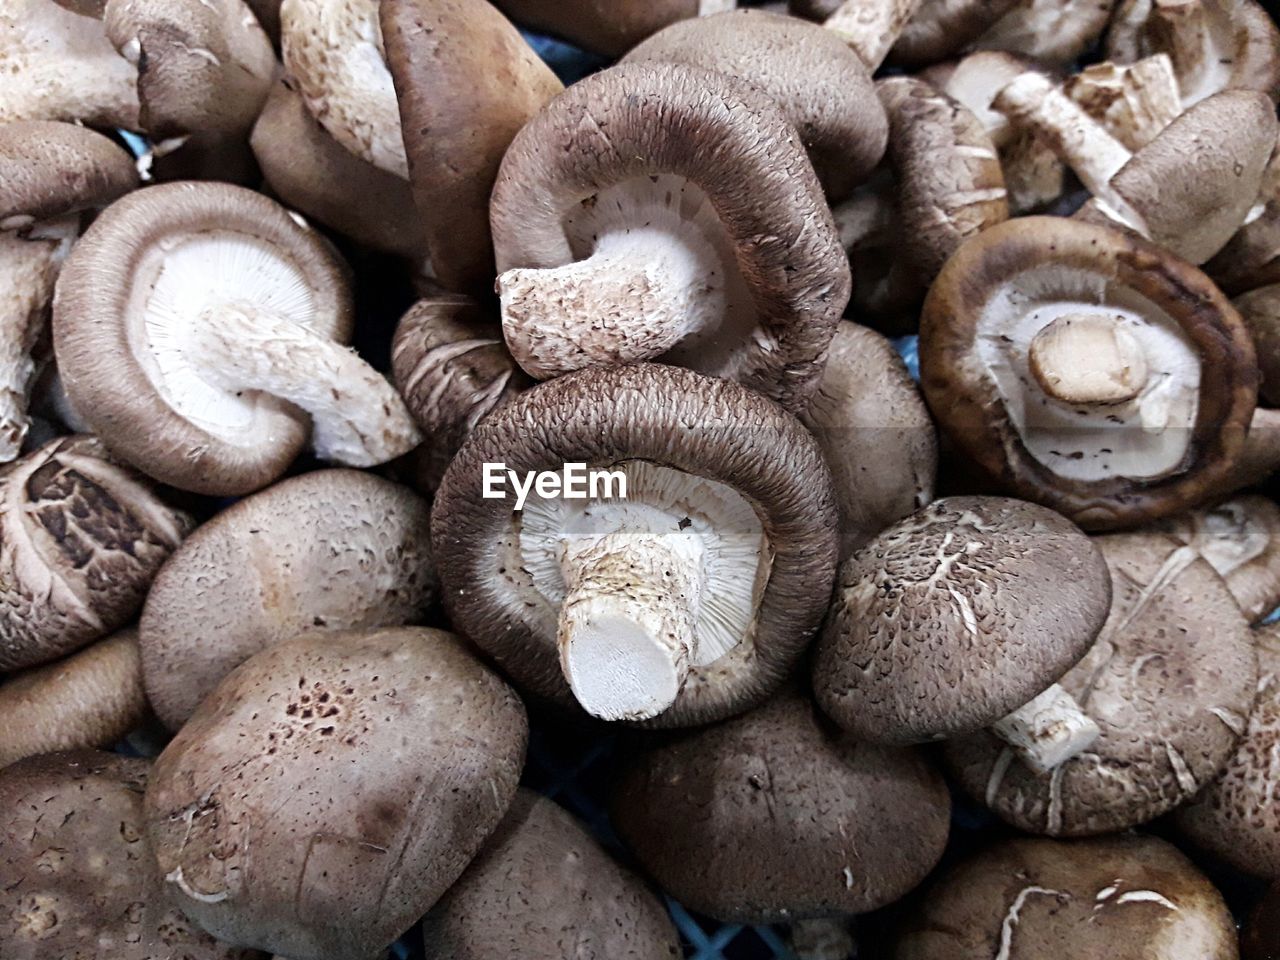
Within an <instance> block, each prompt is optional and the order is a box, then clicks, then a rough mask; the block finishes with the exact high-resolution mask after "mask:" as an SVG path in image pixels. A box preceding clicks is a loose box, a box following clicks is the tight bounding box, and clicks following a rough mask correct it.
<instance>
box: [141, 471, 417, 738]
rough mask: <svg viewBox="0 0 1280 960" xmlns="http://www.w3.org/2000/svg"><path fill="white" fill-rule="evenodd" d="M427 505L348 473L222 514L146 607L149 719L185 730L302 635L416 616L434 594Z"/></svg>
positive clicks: (275, 491)
mask: <svg viewBox="0 0 1280 960" xmlns="http://www.w3.org/2000/svg"><path fill="white" fill-rule="evenodd" d="M429 523H430V515H429V512H428V508H427V504H426V502H425V501H423V500H422V499H421V498H420V497H418V496H417V495H416V494H414V493H413V492H412V491H410V490H407V489H405V488H404V487H401V486H398V485H396V484H394V483H390V482H389V481H386V480H383V479H381V478H379V477H374V476H371V475H369V474H366V473H360V472H359V471H356V470H319V471H316V472H314V473H308V474H304V475H302V476H300V477H293V478H292V479H289V480H284V481H281V482H280V483H277V484H274V485H272V486H271V487H268V488H267V489H266V490H262V491H260V492H258V493H256V494H254V495H253V496H251V497H247V498H245V499H244V500H241V501H240V502H238V503H236V504H235V505H234V506H232V507H230V508H228V509H227V510H224V511H223V512H222V513H220V514H218V515H217V516H216V517H214V518H213V519H212V520H210V521H209V522H208V523H205V524H204V525H202V526H201V527H200V529H198V530H197V531H196V532H195V533H194V534H193V535H192V536H191V537H190V538H188V539H187V541H186V543H184V544H183V545H182V546H181V547H180V548H179V549H178V550H177V551H175V552H174V554H173V556H172V557H170V559H169V561H168V562H167V563H166V564H165V565H164V566H163V567H161V568H160V572H159V573H158V574H157V575H156V579H155V582H154V583H153V584H152V586H151V592H150V593H149V594H148V595H147V602H146V606H144V607H143V610H142V621H141V636H142V641H141V642H142V664H143V670H144V674H145V679H146V684H147V693H148V695H149V697H150V699H151V703H152V705H153V706H154V708H155V711H156V714H157V715H158V716H159V717H160V719H161V720H162V721H163V722H164V723H165V724H166V725H167V726H168V727H169V728H170V729H173V730H176V729H178V728H179V727H181V726H182V725H183V724H184V723H185V722H186V721H187V719H188V718H189V717H190V716H191V714H192V713H193V712H194V711H195V709H196V707H197V706H198V705H199V704H200V702H201V701H202V700H203V699H204V698H205V697H206V696H207V695H208V694H209V693H210V692H211V691H212V690H213V688H214V687H216V686H217V685H218V683H219V682H220V681H221V680H222V678H223V677H225V676H226V675H227V674H229V673H230V672H231V671H232V670H234V669H235V668H236V667H237V666H239V665H240V664H241V663H243V662H244V661H245V660H247V659H249V657H251V656H253V655H254V654H255V653H257V652H258V651H260V650H265V649H266V648H267V647H270V646H272V645H274V644H276V643H279V642H280V641H282V640H287V639H289V638H290V637H292V636H294V635H295V634H297V633H301V632H303V631H304V630H318V629H324V630H349V629H354V628H358V627H376V626H384V625H386V626H392V625H397V624H402V623H408V622H411V621H416V620H420V619H421V617H422V616H423V614H424V613H425V612H426V610H427V608H428V607H429V606H430V604H431V602H432V600H433V599H434V596H435V588H436V582H435V573H434V570H433V568H432V561H431V549H430V545H429V542H428V534H429Z"/></svg>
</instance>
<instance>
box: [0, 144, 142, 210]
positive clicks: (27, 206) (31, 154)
mask: <svg viewBox="0 0 1280 960" xmlns="http://www.w3.org/2000/svg"><path fill="white" fill-rule="evenodd" d="M0 183H3V184H4V187H5V188H4V193H3V195H0V230H21V229H23V228H26V227H30V226H32V225H33V224H35V223H37V222H38V221H41V220H48V219H50V218H52V217H60V216H62V215H64V214H67V213H77V212H79V211H81V210H87V209H91V208H95V207H104V206H106V205H107V204H108V203H110V202H111V201H112V200H114V199H116V198H117V197H119V196H121V195H122V194H125V193H128V192H129V191H130V190H132V189H133V188H134V187H136V186H137V185H138V171H137V168H136V167H135V166H134V163H133V158H132V157H130V156H129V154H128V153H126V152H125V151H124V150H122V149H121V148H120V147H118V146H116V145H115V144H114V143H112V142H111V141H110V140H108V139H107V138H106V137H104V136H103V135H102V134H100V133H95V132H93V131H92V130H89V129H86V128H85V127H80V126H76V125H75V124H73V123H57V122H53V121H39V120H27V121H16V122H13V123H5V124H0Z"/></svg>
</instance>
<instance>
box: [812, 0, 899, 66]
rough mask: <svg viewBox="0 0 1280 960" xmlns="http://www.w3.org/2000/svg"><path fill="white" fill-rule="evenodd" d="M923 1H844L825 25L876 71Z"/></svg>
mask: <svg viewBox="0 0 1280 960" xmlns="http://www.w3.org/2000/svg"><path fill="white" fill-rule="evenodd" d="M921 2H922V0H844V3H842V4H840V6H839V7H837V8H836V11H835V12H834V13H832V14H831V16H829V17H827V19H826V20H825V21H824V22H823V26H824V27H826V28H827V29H828V30H834V31H835V32H836V33H838V34H840V35H841V36H842V37H844V40H845V42H846V43H848V44H849V46H850V47H852V48H853V51H854V53H856V54H857V55H858V56H859V57H861V58H862V62H863V63H865V64H866V65H867V72H868V73H875V72H876V70H878V69H879V68H880V64H882V63H884V58H885V57H887V56H888V55H889V50H890V49H892V47H893V45H894V43H895V42H896V41H897V39H898V35H899V34H901V33H902V28H903V27H905V26H906V25H907V21H908V20H910V19H911V17H912V15H913V14H914V13H915V12H916V10H917V9H919V7H920V4H921Z"/></svg>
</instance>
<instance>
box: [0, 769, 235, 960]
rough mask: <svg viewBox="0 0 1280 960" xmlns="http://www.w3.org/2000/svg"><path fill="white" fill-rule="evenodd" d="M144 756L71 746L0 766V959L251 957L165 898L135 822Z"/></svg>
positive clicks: (139, 818)
mask: <svg viewBox="0 0 1280 960" xmlns="http://www.w3.org/2000/svg"><path fill="white" fill-rule="evenodd" d="M149 766H150V765H149V764H148V763H147V761H145V760H138V759H133V758H129V757H121V756H116V755H113V754H109V753H100V752H98V751H96V750H77V751H74V752H71V753H57V754H48V755H45V756H39V757H30V758H28V759H26V760H21V761H19V762H17V763H15V764H13V765H11V766H8V767H4V768H3V769H0V807H2V808H3V809H4V811H5V828H4V829H3V830H0V876H3V877H4V883H2V884H0V952H3V954H4V956H5V957H6V960H39V958H49V957H66V958H70V957H108V956H109V957H111V958H113V960H147V958H152V957H182V958H184V960H251V958H253V957H257V956H258V954H255V953H253V952H252V951H247V950H240V949H237V948H235V947H233V946H229V945H227V944H223V943H218V942H217V941H215V940H214V939H213V937H211V936H209V935H208V934H206V933H205V932H204V931H203V930H200V929H199V928H198V927H196V926H194V925H193V924H192V923H191V922H190V921H188V920H187V919H186V917H184V916H183V915H182V914H181V913H179V912H178V911H177V910H176V909H175V908H174V907H173V906H172V905H171V904H169V903H168V902H167V901H166V899H165V896H164V890H163V887H162V883H161V881H160V878H159V877H158V876H157V875H156V873H155V871H154V870H153V869H152V866H151V857H152V854H151V850H150V849H149V845H148V843H147V837H146V834H145V832H144V829H143V818H142V792H143V789H144V788H145V786H146V782H147V774H148V768H149Z"/></svg>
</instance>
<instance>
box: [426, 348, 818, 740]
mask: <svg viewBox="0 0 1280 960" xmlns="http://www.w3.org/2000/svg"><path fill="white" fill-rule="evenodd" d="M486 462H493V463H496V462H503V463H505V464H506V465H507V469H508V470H514V471H516V472H517V474H519V475H523V474H524V472H525V471H539V470H560V469H562V467H563V465H564V464H565V463H568V462H581V463H585V464H589V465H592V466H593V467H599V468H610V469H623V470H624V471H625V472H626V474H627V475H628V476H629V477H630V479H631V483H630V486H629V489H628V498H629V501H636V502H637V503H641V504H643V503H645V502H646V501H651V502H653V503H654V504H656V505H657V507H658V514H659V516H661V517H668V518H669V519H670V529H668V527H667V526H662V527H661V529H660V530H658V531H657V532H658V533H660V535H662V536H668V537H669V538H670V540H671V541H674V540H677V539H680V538H679V537H677V536H676V534H679V533H685V534H686V535H691V541H692V542H691V543H690V544H687V545H688V546H690V547H691V548H693V547H697V548H698V549H702V548H703V547H704V546H705V549H707V550H709V551H711V552H712V553H714V554H715V555H716V556H717V557H723V558H724V560H725V564H726V566H725V570H726V571H731V573H729V572H726V573H725V575H724V577H723V579H722V580H717V581H716V583H715V586H714V587H708V589H707V596H706V598H705V599H704V604H703V607H704V610H703V613H701V614H700V615H699V618H698V619H697V620H696V621H695V623H694V624H693V626H692V627H691V630H692V632H693V638H692V640H690V639H689V638H688V637H685V638H683V639H684V640H685V641H686V642H689V643H691V644H693V645H694V646H697V648H698V649H697V651H696V652H695V654H694V655H693V656H692V657H691V658H690V661H689V663H688V675H687V679H686V680H685V681H684V683H683V686H682V688H681V689H680V690H679V693H678V695H677V697H676V699H675V701H674V703H673V704H672V705H671V706H670V708H669V709H667V710H666V711H665V712H664V713H662V714H660V715H659V716H658V717H657V719H656V720H654V721H653V722H654V723H656V724H661V725H666V726H679V725H689V724H697V723H705V722H709V721H711V720H715V719H719V718H721V717H725V716H729V715H731V714H734V713H738V712H741V711H743V710H746V709H748V708H749V707H751V706H753V705H754V704H756V703H759V702H760V701H762V700H763V699H764V698H765V697H766V696H768V694H769V693H770V692H771V691H772V690H773V689H775V688H776V687H777V686H778V684H780V683H781V682H782V679H783V677H784V676H785V675H786V673H787V672H788V670H789V669H790V668H791V667H792V665H793V664H794V663H795V661H796V659H797V658H798V657H799V655H800V654H801V652H802V651H803V650H804V647H805V645H806V644H807V643H808V641H809V638H810V637H811V636H812V634H813V632H814V631H815V630H816V629H817V627H818V625H819V623H820V622H821V618H822V615H823V613H824V612H825V609H826V604H827V602H828V599H829V597H830V589H831V580H832V577H833V575H834V572H835V563H836V523H837V521H836V506H835V499H834V495H833V493H832V489H831V478H830V474H829V473H828V471H827V467H826V465H825V464H824V463H823V461H822V456H821V453H820V451H819V449H818V446H817V444H816V442H815V441H814V440H813V439H812V437H811V436H810V435H809V434H808V432H807V431H805V430H804V428H803V426H802V425H801V424H800V423H799V421H797V420H795V419H793V418H792V417H791V416H790V415H788V414H787V413H785V412H784V411H783V410H782V409H781V408H779V407H778V406H776V405H775V404H773V403H770V402H769V401H768V400H766V399H765V398H763V397H761V396H760V395H758V394H755V393H752V392H750V391H748V390H747V389H745V388H744V387H741V386H739V385H738V384H735V383H733V382H731V381H724V380H715V379H711V378H708V377H703V376H700V375H699V374H695V373H693V372H691V371H688V370H684V369H682V368H678V367H665V366H660V365H655V364H635V365H630V366H619V367H609V368H603V369H596V370H590V371H582V372H579V373H575V374H569V375H567V376H564V377H560V378H558V379H556V380H553V381H550V382H548V383H545V384H541V385H539V386H537V387H534V388H533V389H531V390H528V391H526V392H525V393H523V394H521V395H520V396H519V397H517V398H515V399H514V400H512V401H510V402H508V403H507V404H506V405H504V406H502V407H500V408H499V409H498V410H496V411H494V412H493V413H492V414H490V415H489V416H488V417H486V418H485V419H484V420H483V421H481V422H480V423H479V424H478V425H477V426H476V428H475V429H474V430H473V432H472V434H471V436H470V437H469V438H468V440H467V441H466V443H465V444H463V447H462V449H461V451H460V452H459V454H458V456H457V457H456V458H455V460H454V461H453V463H452V465H451V466H450V467H449V470H448V472H446V473H445V476H444V481H443V482H442V483H441V485H440V490H439V492H438V493H437V495H436V500H435V505H434V507H433V510H432V531H431V532H432V543H433V546H434V549H435V551H436V556H437V561H438V565H439V569H440V573H441V580H442V584H443V593H444V603H445V607H446V609H447V610H448V611H449V613H450V616H451V618H452V622H453V623H454V625H455V626H456V627H457V628H458V629H459V630H460V631H461V632H462V633H464V634H465V635H466V636H467V637H468V638H469V639H471V640H472V641H474V642H475V643H476V644H478V645H479V646H481V647H482V648H483V649H484V650H485V651H486V652H487V653H488V654H489V655H490V656H492V657H493V658H494V659H495V660H497V662H498V663H499V664H500V665H501V667H502V668H503V669H504V670H505V671H506V672H507V673H509V674H510V675H511V676H512V677H513V678H514V679H515V680H516V682H517V683H519V684H522V685H523V686H525V687H527V688H528V689H530V690H531V691H533V692H534V693H536V694H538V695H539V696H543V697H548V698H551V699H553V700H556V701H559V702H561V703H572V699H571V690H570V687H569V685H568V683H567V682H566V679H565V677H564V675H563V673H562V671H561V664H560V657H559V653H558V650H557V618H558V617H559V616H561V615H562V613H563V611H562V610H561V605H562V603H563V601H564V599H565V597H566V592H565V590H566V588H565V584H564V580H563V576H562V573H561V568H560V567H559V566H558V565H557V564H556V562H555V559H554V557H555V556H556V555H557V554H558V551H559V547H558V546H556V544H558V543H559V542H560V538H563V537H565V536H566V535H568V533H569V531H571V530H574V529H576V527H575V524H576V523H583V524H587V523H588V521H589V519H590V518H589V515H587V516H583V517H580V518H578V519H576V520H575V517H577V515H578V510H579V509H580V508H579V507H578V506H577V505H579V504H580V505H584V506H585V508H586V509H587V510H588V512H590V511H595V512H597V513H599V514H600V515H601V516H603V517H606V518H607V517H608V515H609V510H608V509H607V506H608V505H607V504H605V505H600V504H599V501H590V500H588V501H564V500H543V499H541V498H537V497H531V498H530V502H529V503H528V504H526V506H525V509H524V511H523V512H513V510H512V506H513V503H512V501H511V500H503V499H484V498H482V495H481V492H482V489H483V465H484V464H485V463H486ZM667 500H670V501H671V502H670V503H668V502H667ZM570 505H571V506H573V510H572V511H570V510H568V509H567V507H568V506H570ZM671 511H676V512H674V513H672V512H671ZM677 520H678V521H679V522H677ZM654 522H655V523H657V522H658V521H656V520H655V521H654ZM663 522H665V521H663ZM586 529H588V530H594V529H595V528H594V527H591V526H589V525H588V526H586ZM700 545H701V546H700ZM702 569H703V571H704V575H711V574H713V573H714V569H713V565H712V563H711V558H709V559H708V563H707V565H706V566H705V567H703V568H702Z"/></svg>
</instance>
